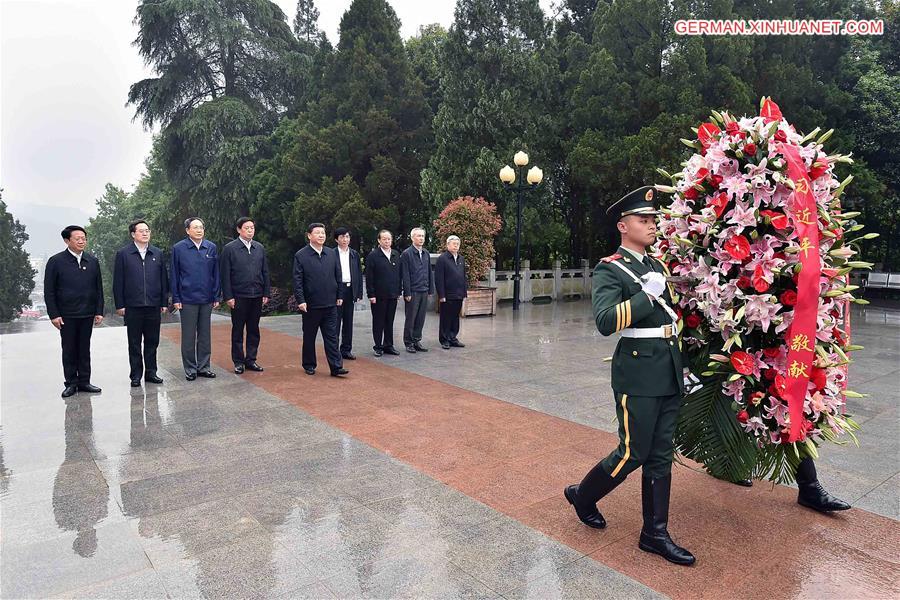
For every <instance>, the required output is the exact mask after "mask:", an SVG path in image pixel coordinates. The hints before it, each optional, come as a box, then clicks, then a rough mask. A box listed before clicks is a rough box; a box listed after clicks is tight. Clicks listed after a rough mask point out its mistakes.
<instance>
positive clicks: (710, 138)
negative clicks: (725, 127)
mask: <svg viewBox="0 0 900 600" xmlns="http://www.w3.org/2000/svg"><path fill="white" fill-rule="evenodd" d="M720 133H722V130H721V129H719V128H718V127H716V124H715V123H703V124H702V125H700V127H699V129H698V130H697V138H698V139H699V140H700V143H701V144H703V147H704V148H706V147H708V146H709V145H710V144H712V143H713V142H715V141H716V138H718V137H719V134H720Z"/></svg>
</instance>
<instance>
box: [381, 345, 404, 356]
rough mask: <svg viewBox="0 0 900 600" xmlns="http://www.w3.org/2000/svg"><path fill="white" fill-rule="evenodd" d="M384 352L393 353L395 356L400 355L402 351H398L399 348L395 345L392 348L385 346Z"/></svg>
mask: <svg viewBox="0 0 900 600" xmlns="http://www.w3.org/2000/svg"><path fill="white" fill-rule="evenodd" d="M384 353H385V354H391V355H393V356H400V353H399V352H397V349H396V348H394V347H393V346H391V347H390V348H385V349H384Z"/></svg>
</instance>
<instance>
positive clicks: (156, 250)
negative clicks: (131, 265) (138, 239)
mask: <svg viewBox="0 0 900 600" xmlns="http://www.w3.org/2000/svg"><path fill="white" fill-rule="evenodd" d="M125 247H126V248H129V247H130V249H129V252H130V253H131V254H137V253H138V248H137V246H136V245H135V244H134V242H131V243H129V244H128V245H126V246H125ZM159 252H160V249H159V248H157V247H156V246H154V245H153V244H147V254H157V253H159Z"/></svg>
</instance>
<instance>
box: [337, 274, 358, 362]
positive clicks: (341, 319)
mask: <svg viewBox="0 0 900 600" xmlns="http://www.w3.org/2000/svg"><path fill="white" fill-rule="evenodd" d="M341 300H343V301H344V302H343V304H341V305H340V306H339V307H338V309H337V310H338V322H337V337H338V339H339V340H340V341H341V355H342V356H345V355H347V354H350V353H351V352H352V351H353V312H354V310H353V309H354V308H355V306H354V301H355V300H356V299H355V298H354V297H353V286H352V285H344V284H341Z"/></svg>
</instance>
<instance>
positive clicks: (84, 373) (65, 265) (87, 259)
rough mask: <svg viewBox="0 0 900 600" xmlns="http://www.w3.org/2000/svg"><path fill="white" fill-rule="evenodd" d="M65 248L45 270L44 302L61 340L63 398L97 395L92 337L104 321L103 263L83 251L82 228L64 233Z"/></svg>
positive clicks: (84, 241) (83, 235)
mask: <svg viewBox="0 0 900 600" xmlns="http://www.w3.org/2000/svg"><path fill="white" fill-rule="evenodd" d="M61 235H62V238H63V240H64V241H65V242H66V249H65V250H63V251H62V252H60V253H59V254H54V255H53V256H51V257H50V260H48V261H47V266H46V267H45V269H44V302H46V304H47V314H48V315H49V316H50V322H51V323H52V324H53V326H54V327H56V328H57V329H58V330H59V333H60V338H61V339H62V363H63V375H65V378H66V380H65V386H64V389H63V393H62V397H63V398H68V397H69V396H72V395H73V394H75V392H78V391H81V392H88V393H93V394H96V393H98V392H99V391H100V388H98V387H97V386H95V385H92V384H91V334H92V333H93V327H94V325H99V324H100V323H101V322H102V321H103V281H102V277H101V275H100V262H99V261H98V260H97V259H96V258H95V257H94V256H92V255H90V254H88V253H87V252H85V251H84V249H85V247H86V246H87V234H86V233H85V231H84V228H83V227H79V226H78V225H69V226H68V227H66V228H65V229H63V230H62V234H61Z"/></svg>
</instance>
